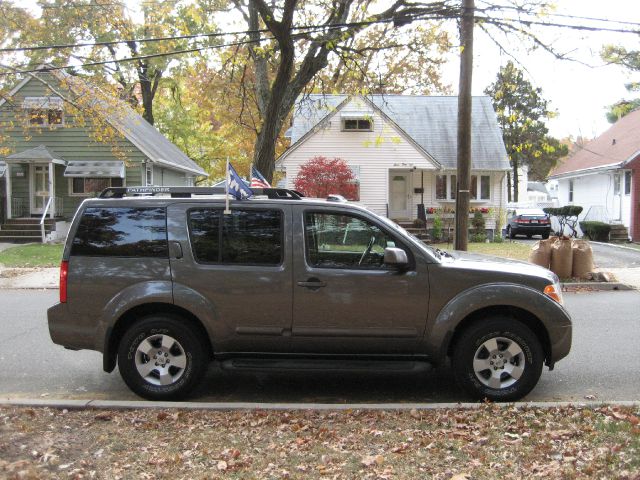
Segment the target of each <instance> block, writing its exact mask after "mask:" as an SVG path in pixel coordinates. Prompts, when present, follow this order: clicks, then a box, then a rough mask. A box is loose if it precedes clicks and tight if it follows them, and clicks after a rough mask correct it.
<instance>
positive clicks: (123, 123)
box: [51, 70, 208, 176]
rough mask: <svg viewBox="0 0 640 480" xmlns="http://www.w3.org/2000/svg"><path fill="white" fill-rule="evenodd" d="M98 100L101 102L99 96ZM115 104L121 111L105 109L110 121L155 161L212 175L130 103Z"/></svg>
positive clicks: (74, 84)
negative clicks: (139, 113)
mask: <svg viewBox="0 0 640 480" xmlns="http://www.w3.org/2000/svg"><path fill="white" fill-rule="evenodd" d="M51 73H52V74H53V75H56V76H59V78H62V79H65V80H67V81H68V82H70V84H71V87H72V88H74V87H77V88H81V89H86V88H93V89H96V88H97V87H96V86H95V85H92V84H90V83H89V81H88V80H85V79H83V78H80V77H73V76H71V75H69V74H67V73H64V72H63V71H61V70H56V71H52V72H51ZM80 82H82V83H80ZM74 89H75V88H74ZM95 101H97V102H101V100H99V99H98V98H97V97H96V99H95ZM113 102H114V105H116V106H117V108H113V107H112V106H109V105H105V107H106V108H104V110H105V111H106V112H108V113H107V121H109V123H111V125H113V127H114V128H116V129H117V130H118V131H119V132H120V133H121V134H122V135H124V136H125V137H126V138H127V139H128V140H129V141H130V142H131V143H133V144H134V145H135V146H136V147H138V149H139V150H140V151H141V152H142V153H144V154H145V155H146V156H147V157H148V158H149V160H151V162H154V163H159V164H163V165H167V166H168V167H170V168H171V167H173V168H177V169H179V170H186V171H189V172H191V173H195V174H197V175H205V176H208V173H207V172H205V171H204V170H203V169H202V167H200V166H199V165H198V164H197V163H196V162H194V161H193V160H191V159H190V158H189V157H187V156H186V155H185V154H184V152H183V151H182V150H180V149H179V148H178V147H176V146H175V145H174V144H173V143H172V142H170V141H169V139H168V138H167V137H165V136H164V135H163V134H161V133H160V132H159V131H158V130H157V129H156V128H155V127H154V126H153V125H151V124H150V123H149V122H147V121H146V120H145V119H144V118H142V116H140V115H138V113H137V112H136V111H135V110H133V109H132V108H131V107H130V106H129V105H128V104H127V103H126V102H124V101H122V100H120V99H117V98H114V99H113Z"/></svg>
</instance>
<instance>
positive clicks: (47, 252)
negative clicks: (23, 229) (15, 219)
mask: <svg viewBox="0 0 640 480" xmlns="http://www.w3.org/2000/svg"><path fill="white" fill-rule="evenodd" d="M63 249H64V245H55V244H49V243H45V244H42V243H32V244H28V245H18V246H15V247H11V248H8V249H6V250H3V251H2V252H0V265H3V266H5V267H57V266H59V265H60V259H61V258H62V250H63Z"/></svg>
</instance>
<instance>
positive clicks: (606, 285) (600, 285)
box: [561, 282, 636, 293]
mask: <svg viewBox="0 0 640 480" xmlns="http://www.w3.org/2000/svg"><path fill="white" fill-rule="evenodd" d="M561 287H562V292H563V293H564V292H573V291H577V290H580V289H585V290H591V291H599V292H609V291H611V290H621V291H622V290H625V291H626V290H635V289H636V288H635V287H633V286H631V285H627V284H626V283H620V282H567V283H562V284H561Z"/></svg>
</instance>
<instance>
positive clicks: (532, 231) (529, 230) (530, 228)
mask: <svg viewBox="0 0 640 480" xmlns="http://www.w3.org/2000/svg"><path fill="white" fill-rule="evenodd" d="M511 231H512V232H513V233H514V235H542V234H545V233H549V232H551V225H518V226H517V227H515V226H511Z"/></svg>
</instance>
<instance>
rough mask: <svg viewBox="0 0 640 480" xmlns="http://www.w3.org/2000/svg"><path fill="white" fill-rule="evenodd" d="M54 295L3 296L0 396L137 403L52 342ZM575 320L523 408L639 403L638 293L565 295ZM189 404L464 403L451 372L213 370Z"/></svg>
mask: <svg viewBox="0 0 640 480" xmlns="http://www.w3.org/2000/svg"><path fill="white" fill-rule="evenodd" d="M57 294H58V293H57V291H55V290H48V291H42V290H0V305H2V313H0V362H2V367H3V368H2V369H0V398H36V399H85V400H90V399H100V400H136V399H138V397H136V396H135V395H134V394H133V393H131V392H130V391H129V390H128V389H127V387H126V386H125V385H124V383H123V381H122V380H121V379H120V376H119V374H118V373H117V371H116V372H113V373H111V374H107V373H105V372H103V371H102V356H101V355H100V354H99V353H97V352H90V351H80V352H73V351H69V350H65V349H63V348H62V347H60V346H58V345H54V344H53V343H52V342H51V340H50V339H49V333H48V330H47V324H46V308H47V307H48V306H50V305H52V304H53V303H55V301H56V298H57ZM565 302H566V307H567V309H568V310H569V311H570V312H571V314H572V316H573V320H574V345H573V349H572V352H571V354H570V355H569V356H568V357H567V358H566V359H564V360H562V361H561V362H559V363H558V364H557V365H556V369H555V370H554V371H552V372H549V371H548V370H547V369H545V370H544V371H543V374H542V378H541V379H540V383H539V384H538V386H537V387H536V388H535V389H534V391H533V392H532V393H531V394H529V395H528V396H527V398H526V400H529V401H556V400H557V401H574V402H575V401H583V400H585V399H591V398H592V397H593V398H595V399H596V400H640V369H638V368H637V365H638V364H640V349H638V348H637V346H638V344H640V328H638V315H637V310H638V305H640V293H639V292H637V291H618V292H590V293H589V294H580V293H573V294H566V296H565ZM193 400H196V401H205V402H306V403H313V402H315V403H339V404H349V403H366V402H371V403H384V402H390V403H393V402H426V403H435V402H460V401H467V400H468V398H467V397H465V396H464V395H463V394H462V393H461V392H460V391H459V390H458V388H457V387H456V385H455V384H454V382H453V380H452V376H451V371H450V369H449V368H446V367H445V368H441V369H438V370H435V371H430V372H426V373H424V372H423V373H406V374H397V373H394V374H382V373H371V374H363V373H357V374H356V373H335V372H299V373H268V374H267V373H264V374H262V373H261V374H256V373H247V372H226V371H221V370H220V369H219V368H217V367H212V368H211V369H210V371H209V372H208V375H207V377H206V379H205V382H204V383H203V385H202V387H201V388H200V389H199V390H198V391H197V392H196V395H195V397H194V398H193Z"/></svg>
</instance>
